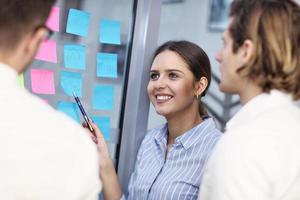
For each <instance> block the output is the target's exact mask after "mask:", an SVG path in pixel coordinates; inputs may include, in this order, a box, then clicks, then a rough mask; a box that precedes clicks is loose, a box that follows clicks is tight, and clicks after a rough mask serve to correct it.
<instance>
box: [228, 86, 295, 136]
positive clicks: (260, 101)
mask: <svg viewBox="0 0 300 200" xmlns="http://www.w3.org/2000/svg"><path fill="white" fill-rule="evenodd" d="M291 103H293V100H292V96H291V95H290V94H286V93H283V92H281V91H279V90H271V91H270V93H262V94H260V95H257V96H256V97H254V98H253V99H251V100H250V101H249V102H248V103H246V104H245V105H244V106H243V107H242V108H241V109H240V110H239V111H238V112H237V113H236V114H235V115H234V117H232V119H231V120H229V121H228V122H227V124H226V130H229V129H231V128H235V127H239V126H242V125H244V124H245V123H247V122H249V121H252V120H255V119H256V118H257V117H258V116H259V115H261V114H262V113H264V112H267V111H268V110H269V109H273V108H274V107H278V106H279V105H283V104H291Z"/></svg>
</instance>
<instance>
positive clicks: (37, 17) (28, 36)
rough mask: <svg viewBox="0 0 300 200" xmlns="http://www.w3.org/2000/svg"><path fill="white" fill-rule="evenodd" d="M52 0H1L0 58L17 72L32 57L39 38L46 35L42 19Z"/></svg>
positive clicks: (44, 17)
mask: <svg viewBox="0 0 300 200" xmlns="http://www.w3.org/2000/svg"><path fill="white" fill-rule="evenodd" d="M54 2H55V0H1V1H0V61H1V62H5V63H6V64H9V65H12V67H14V68H15V69H16V70H17V71H19V72H20V71H22V70H23V69H24V68H25V66H26V65H28V64H29V63H30V62H31V61H32V59H33V57H34V55H35V53H36V51H37V49H38V47H39V44H40V42H41V41H42V40H43V39H45V38H46V37H47V34H48V30H47V28H45V22H46V19H47V17H48V15H49V12H50V9H51V7H52V5H53V4H54ZM21 57H23V58H22V59H21ZM16 65H18V66H16Z"/></svg>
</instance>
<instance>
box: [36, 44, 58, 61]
mask: <svg viewBox="0 0 300 200" xmlns="http://www.w3.org/2000/svg"><path fill="white" fill-rule="evenodd" d="M35 59H37V60H43V61H48V62H52V63H57V56H56V41H54V40H45V41H43V42H42V44H41V46H40V48H39V50H38V52H37V54H36V56H35Z"/></svg>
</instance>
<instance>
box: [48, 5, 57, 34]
mask: <svg viewBox="0 0 300 200" xmlns="http://www.w3.org/2000/svg"><path fill="white" fill-rule="evenodd" d="M46 26H47V27H48V28H50V29H51V30H52V31H56V32H58V31H59V7H57V6H53V7H52V9H51V12H50V14H49V17H48V19H47V22H46Z"/></svg>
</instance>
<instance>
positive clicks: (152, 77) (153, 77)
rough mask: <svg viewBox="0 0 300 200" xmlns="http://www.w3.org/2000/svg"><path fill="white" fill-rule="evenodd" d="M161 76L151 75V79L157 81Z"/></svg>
mask: <svg viewBox="0 0 300 200" xmlns="http://www.w3.org/2000/svg"><path fill="white" fill-rule="evenodd" d="M158 77H159V75H158V74H157V73H150V79H151V80H157V79H158Z"/></svg>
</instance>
